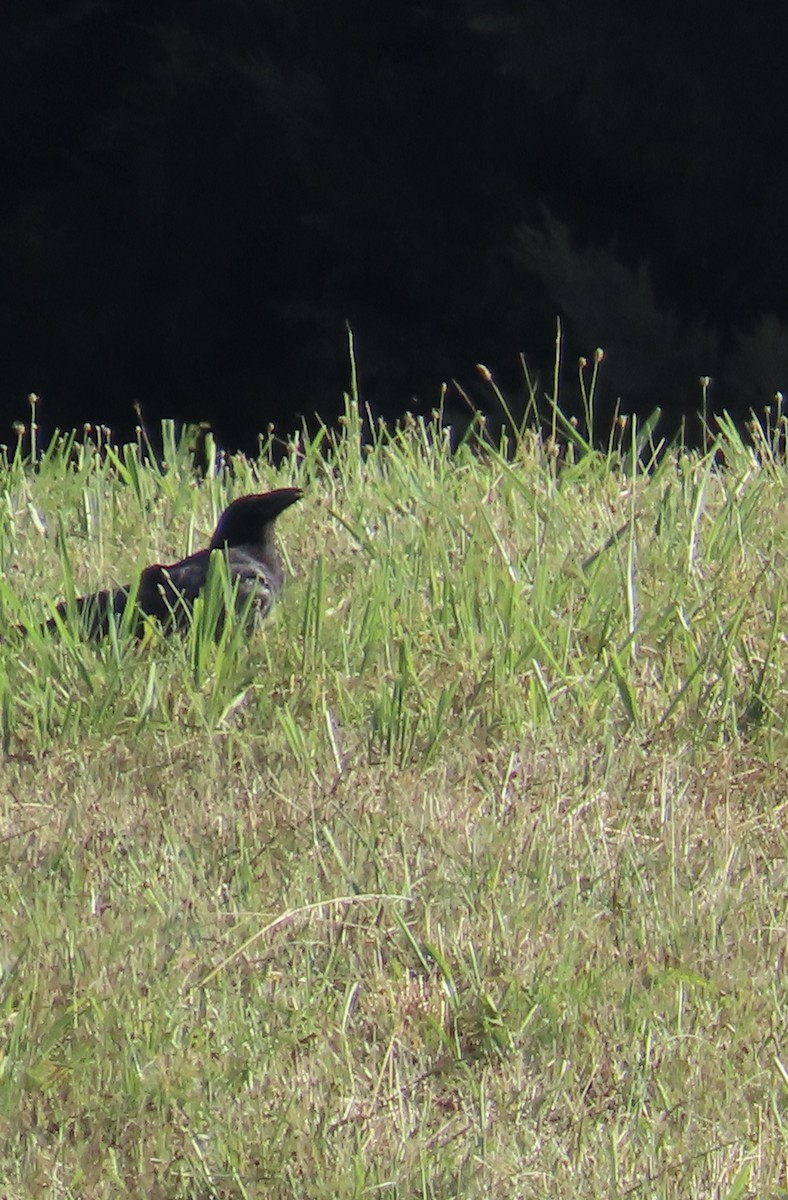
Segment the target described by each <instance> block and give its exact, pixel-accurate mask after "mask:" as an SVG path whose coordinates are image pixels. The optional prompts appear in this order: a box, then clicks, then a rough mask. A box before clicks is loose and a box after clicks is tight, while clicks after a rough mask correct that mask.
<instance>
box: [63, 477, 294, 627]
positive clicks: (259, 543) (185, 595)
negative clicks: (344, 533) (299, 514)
mask: <svg viewBox="0 0 788 1200" xmlns="http://www.w3.org/2000/svg"><path fill="white" fill-rule="evenodd" d="M301 495H302V491H301V489H300V488H277V489H276V491H274V492H265V493H264V494H262V495H259V496H241V497H240V499H238V500H234V501H233V503H232V504H231V505H230V506H229V508H226V509H225V510H224V512H223V513H222V515H221V517H220V518H219V524H218V525H217V526H216V529H215V531H214V535H213V537H212V538H211V541H210V545H209V546H208V548H207V550H198V551H197V553H196V554H190V555H189V557H188V558H184V559H182V561H181V562H176V563H170V564H169V566H164V565H162V564H161V563H154V565H153V566H150V567H146V568H145V570H144V571H143V572H142V575H141V576H140V581H139V587H137V588H136V590H135V588H134V586H133V585H128V586H126V587H120V588H115V589H114V590H113V589H106V590H105V591H101V592H93V593H92V594H91V595H89V596H80V597H79V598H78V599H77V600H75V601H74V602H73V609H74V610H75V611H76V613H77V615H78V617H79V621H80V625H81V627H82V628H83V629H84V631H85V633H86V634H87V636H88V637H92V638H100V637H105V636H106V634H107V633H108V632H109V628H110V623H111V619H112V616H111V614H113V613H114V614H115V617H116V619H117V620H118V622H120V619H121V618H122V616H123V614H124V613H125V611H126V607H127V605H128V604H129V602H131V603H132V604H133V606H134V612H133V619H132V620H131V622H130V624H129V625H128V628H129V631H130V632H133V633H134V634H135V635H136V636H137V637H140V636H141V635H142V633H143V630H144V627H145V618H146V617H155V618H156V619H157V620H158V621H159V622H160V623H161V625H162V627H163V628H164V630H165V632H168V633H169V632H171V631H172V630H173V629H183V628H186V627H188V624H189V620H190V618H191V613H192V608H193V606H194V601H195V600H196V599H197V597H198V596H199V595H200V593H201V592H202V590H203V588H204V587H205V585H206V582H207V581H208V567H209V564H210V561H211V555H212V553H213V551H214V550H219V551H222V552H224V554H225V556H226V562H227V568H228V575H229V580H230V583H231V584H232V585H233V589H234V597H235V609H236V612H237V613H238V614H239V615H240V614H242V613H243V614H245V617H246V620H247V621H248V623H249V626H250V627H252V626H254V625H255V624H256V623H257V622H258V621H259V620H262V618H263V617H264V616H265V615H266V614H267V613H268V611H269V610H270V608H271V605H272V604H273V602H274V600H275V599H276V597H277V596H278V595H279V592H280V591H281V590H282V583H283V581H284V571H283V569H282V560H281V558H280V557H279V553H278V551H277V548H276V541H275V539H274V521H275V520H276V518H277V517H278V516H279V514H280V513H281V512H283V511H284V509H286V508H289V507H290V505H291V504H295V502H296V500H298V499H300V497H301ZM70 611H72V605H70V604H69V603H68V602H66V601H64V602H63V603H61V604H58V606H57V612H58V615H59V616H60V617H61V618H62V619H63V620H64V621H65V620H67V618H68V615H69V612H70ZM57 624H58V623H57V621H56V620H55V619H54V618H53V619H52V620H51V621H48V622H47V628H48V629H56V628H57ZM219 629H221V624H220V625H219Z"/></svg>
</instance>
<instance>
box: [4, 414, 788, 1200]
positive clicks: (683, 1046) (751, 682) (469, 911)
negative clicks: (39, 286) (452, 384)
mask: <svg viewBox="0 0 788 1200" xmlns="http://www.w3.org/2000/svg"><path fill="white" fill-rule="evenodd" d="M722 441H723V442H724V445H725V455H726V460H727V467H726V469H725V470H722V469H720V468H718V467H717V466H716V465H715V458H714V454H713V453H709V454H707V455H705V456H704V455H694V456H693V455H686V454H682V453H678V452H677V453H676V454H668V455H667V456H666V457H665V458H664V459H663V460H662V462H661V465H660V466H659V467H658V468H656V469H654V470H652V471H651V472H650V473H649V474H646V473H637V474H635V475H632V474H631V473H627V472H626V471H625V470H622V455H621V454H618V453H614V452H611V453H610V454H608V455H596V454H591V453H588V454H586V453H583V451H582V448H578V449H577V451H576V454H575V456H574V458H575V461H574V462H566V463H564V464H563V465H562V467H561V468H560V469H559V468H558V467H557V465H556V458H555V456H554V455H552V454H551V453H550V451H549V446H545V445H544V444H543V443H542V442H540V441H539V440H538V439H536V438H535V437H531V436H530V435H529V436H527V437H525V438H524V439H523V440H522V443H521V445H520V447H519V451H518V453H517V454H516V455H515V456H514V457H513V458H512V459H511V461H508V462H507V461H506V460H505V459H504V458H502V457H500V456H498V455H496V454H494V453H493V454H491V455H489V456H487V457H480V456H478V455H474V454H472V453H470V452H469V451H467V450H462V449H461V450H460V451H459V452H458V453H457V454H456V456H454V457H451V456H450V455H449V453H448V451H447V450H446V448H445V444H444V443H443V441H442V439H441V437H440V435H439V434H438V433H436V431H434V430H433V431H432V432H430V431H428V430H425V429H424V428H423V427H422V426H418V425H417V426H413V427H412V428H411V429H410V430H409V431H406V432H405V433H403V434H401V435H400V436H399V437H398V438H396V439H394V441H392V442H389V443H380V444H378V445H376V446H374V447H373V448H371V450H369V451H368V452H367V453H362V452H361V450H360V449H359V439H358V429H357V423H356V421H355V418H354V415H353V413H352V412H351V414H350V419H349V425H348V428H347V430H346V436H345V439H344V441H343V442H342V443H341V444H340V445H339V446H338V447H336V448H335V451H334V453H333V455H329V456H328V457H325V456H324V454H323V452H324V451H325V449H326V447H325V446H322V447H318V446H317V445H315V446H307V447H303V446H302V447H300V448H294V449H293V452H292V454H291V455H290V458H289V460H288V462H287V463H286V464H285V465H284V466H283V467H282V468H281V469H280V470H279V472H275V471H274V470H273V469H272V468H271V467H269V466H267V465H266V464H265V463H264V462H261V463H260V464H257V465H254V466H253V465H250V464H248V463H242V462H239V463H237V464H236V474H235V478H230V477H229V476H228V475H227V474H226V473H225V474H220V475H219V476H218V477H216V478H212V479H210V480H208V481H207V482H204V483H202V484H197V483H195V481H194V480H193V479H192V478H191V476H190V474H189V470H188V462H187V458H186V456H185V455H183V454H179V453H178V452H177V451H176V450H175V449H174V448H173V447H172V446H170V452H169V455H168V458H169V461H170V468H169V469H168V470H164V471H158V470H155V469H152V468H141V467H139V466H138V465H137V463H136V459H135V457H134V455H133V454H132V453H127V455H126V457H125V459H124V458H116V457H115V456H113V455H112V454H110V455H109V456H106V455H99V454H97V453H90V452H85V453H84V454H82V455H81V456H79V457H78V459H77V460H76V461H74V462H72V464H71V465H70V466H69V465H67V462H66V456H65V454H64V453H62V451H61V450H59V449H58V450H53V451H51V452H50V453H48V454H47V455H45V457H44V461H43V462H42V464H41V466H40V469H39V470H38V472H36V473H34V472H32V471H31V470H29V469H28V468H26V467H25V465H24V463H22V462H21V461H20V460H19V459H17V460H16V461H15V462H12V463H10V464H9V465H8V466H7V467H6V468H5V469H3V470H2V475H1V476H0V494H2V506H3V511H2V518H1V520H0V555H1V556H2V564H1V565H2V569H3V577H2V578H3V582H2V596H1V597H0V599H1V600H2V610H3V620H4V623H5V624H6V625H11V624H13V623H14V622H15V621H16V620H18V619H21V618H22V617H25V616H27V617H28V618H31V617H32V616H34V615H36V614H39V613H43V612H45V611H46V604H47V602H48V601H50V600H56V599H59V598H61V597H62V596H63V595H64V594H66V592H67V591H68V588H69V586H71V583H72V581H73V583H74V586H76V587H77V588H78V589H84V588H87V587H92V586H98V585H100V584H102V583H107V582H110V581H119V582H122V581H123V580H124V579H126V578H127V577H128V575H129V571H130V570H131V571H132V573H133V569H134V567H135V566H137V567H139V566H141V565H142V564H144V563H145V562H147V561H152V560H155V559H163V560H164V561H167V560H168V558H170V557H171V556H178V555H180V554H182V553H184V552H186V551H188V550H190V549H192V548H193V547H194V546H195V545H196V544H199V543H200V542H201V541H202V540H203V538H204V536H205V535H206V534H207V533H208V531H209V530H210V529H211V527H212V525H213V522H214V519H215V516H216V514H217V512H218V511H220V510H221V508H222V507H223V505H224V504H225V502H226V501H227V500H228V498H230V497H231V496H234V495H239V494H242V493H243V492H246V491H250V490H260V489H261V488H264V487H267V486H273V485H278V484H283V483H286V482H291V481H296V482H299V483H303V484H306V485H307V486H308V487H309V495H308V498H307V499H306V500H305V501H304V502H303V503H302V504H301V505H299V506H297V507H296V508H295V509H293V510H292V511H291V512H288V513H287V514H286V515H285V516H284V517H283V518H282V520H281V523H280V531H281V537H282V542H283V545H284V547H285V549H286V553H287V556H288V559H289V562H290V567H291V576H292V577H291V580H290V584H289V587H288V589H287V593H286V595H285V597H284V598H283V600H282V602H281V604H280V605H279V608H278V610H277V612H276V615H275V616H273V617H272V618H271V620H270V622H269V623H268V625H267V627H266V629H265V632H264V633H263V634H262V635H261V636H259V637H257V638H256V639H255V640H254V641H253V642H252V643H251V644H248V645H246V644H241V643H240V642H239V641H238V639H236V640H235V641H233V639H232V638H230V639H229V640H228V641H225V642H223V643H222V644H220V646H219V647H218V649H217V648H214V647H213V645H212V644H209V643H208V642H207V641H206V640H205V639H204V638H201V637H200V630H199V629H197V630H196V631H192V636H191V638H190V639H187V640H186V641H185V642H182V641H177V640H176V641H173V642H172V643H170V644H164V645H163V644H160V643H159V642H158V641H157V639H156V638H155V637H151V638H150V639H149V641H148V642H147V643H146V644H144V645H143V646H141V647H137V646H133V645H132V646H130V645H128V644H126V643H125V642H124V641H123V640H122V639H121V640H120V641H119V642H118V641H116V642H114V643H109V644H107V645H105V646H103V647H100V648H98V649H96V648H93V647H90V646H84V645H81V644H79V643H78V642H74V641H73V640H72V639H71V638H70V637H69V636H68V634H67V633H66V635H65V636H63V637H50V636H34V637H32V638H31V639H30V640H28V641H27V642H26V643H24V644H22V645H21V646H20V645H19V644H18V643H17V642H15V641H11V642H10V643H8V644H7V645H5V646H4V647H2V648H1V649H0V736H1V737H2V745H3V749H4V753H5V761H4V763H3V766H2V774H3V782H4V787H3V796H2V802H0V963H1V964H2V968H3V973H2V976H1V977H0V1034H1V1037H2V1041H1V1042H0V1181H2V1186H0V1194H2V1196H3V1197H4V1198H5V1197H7V1198H8V1200H22V1198H24V1200H28V1198H30V1200H32V1198H34V1197H35V1198H36V1200H40V1198H41V1197H74V1198H75V1200H76V1198H77V1197H78V1198H79V1200H93V1198H96V1200H98V1198H99V1197H101V1198H104V1197H117V1196H129V1197H139V1198H142V1197H150V1198H153V1200H157V1198H160V1200H165V1198H166V1200H175V1198H178V1197H201V1198H202V1197H206V1198H207V1197H227V1198H229V1197H233V1198H235V1197H238V1198H241V1197H285V1196H287V1197H303V1196H310V1197H326V1198H329V1197H330V1198H331V1200H334V1198H336V1197H338V1198H344V1197H348V1198H349V1197H362V1196H374V1195H378V1194H384V1195H391V1196H398V1197H417V1196H418V1197H434V1198H435V1200H446V1198H447V1197H452V1196H457V1197H476V1196H479V1197H482V1196H496V1197H504V1196H505V1197H509V1196H511V1197H515V1196H528V1197H570V1196H571V1197H599V1198H603V1197H604V1198H608V1197H614V1196H622V1197H623V1196H642V1197H660V1198H666V1200H667V1198H668V1197H670V1198H674V1197H675V1198H676V1200H679V1198H681V1200H685V1198H686V1197H688V1196H718V1197H720V1198H728V1200H733V1198H734V1197H737V1196H758V1197H778V1196H782V1197H785V1196H786V1195H788V1190H787V1189H788V1180H786V1173H785V1172H786V1168H785V1162H786V1150H787V1145H788V1137H787V1136H786V1129H787V1128H788V1099H787V1097H788V1055H787V1052H786V1027H787V1025H788V995H787V991H788V989H786V974H785V973H786V957H787V956H788V955H787V947H786V937H787V936H788V935H787V933H786V889H787V885H788V869H787V868H786V861H787V855H786V849H787V847H788V837H787V834H786V829H787V828H788V820H787V816H788V804H787V803H786V785H785V775H784V765H783V764H784V760H785V757H786V731H785V723H786V708H787V704H786V666H787V665H788V664H786V651H785V643H784V633H783V629H784V625H785V618H784V612H783V609H784V576H785V558H786V554H788V491H787V489H786V482H785V480H786V476H785V474H784V471H783V470H782V469H780V468H778V467H777V466H776V464H775V462H774V461H773V459H772V458H771V456H770V454H769V451H768V446H766V445H764V446H762V447H761V449H762V450H763V454H762V455H761V457H760V459H759V460H756V459H755V457H754V456H753V455H751V454H750V453H749V452H748V451H746V450H745V449H744V447H743V446H742V445H741V443H739V442H738V440H737V439H736V437H735V435H733V434H732V433H731V432H730V431H727V432H726V433H725V434H724V435H723V436H722ZM318 450H320V453H318ZM43 521H45V522H46V523H47V525H48V535H45V533H44V531H43V524H42V522H43ZM116 563H120V564H122V567H121V568H120V569H118V570H117V571H116V570H115V564H116Z"/></svg>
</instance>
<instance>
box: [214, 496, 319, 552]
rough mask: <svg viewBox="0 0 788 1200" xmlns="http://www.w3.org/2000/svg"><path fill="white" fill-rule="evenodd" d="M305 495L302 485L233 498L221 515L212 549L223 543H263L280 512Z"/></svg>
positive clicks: (238, 544) (254, 544)
mask: <svg viewBox="0 0 788 1200" xmlns="http://www.w3.org/2000/svg"><path fill="white" fill-rule="evenodd" d="M302 495H303V492H302V490H301V488H277V489H276V490H275V491H273V492H264V493H262V494H261V495H256V496H241V497H239V499H238V500H233V502H232V504H231V505H230V506H229V508H226V509H225V510H224V512H223V513H222V515H221V517H220V518H219V524H218V525H217V526H216V529H215V531H214V535H213V537H212V538H211V544H210V549H211V550H220V549H221V548H222V547H223V546H229V547H233V546H264V545H266V544H267V543H268V542H269V540H270V539H271V534H272V530H273V523H274V521H275V520H276V518H277V517H278V516H279V514H280V513H281V512H284V510H285V509H286V508H289V507H290V505H291V504H295V502H296V500H300V499H301V497H302Z"/></svg>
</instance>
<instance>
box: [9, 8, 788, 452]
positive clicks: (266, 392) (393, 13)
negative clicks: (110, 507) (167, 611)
mask: <svg viewBox="0 0 788 1200" xmlns="http://www.w3.org/2000/svg"><path fill="white" fill-rule="evenodd" d="M786 13H788V10H784V9H783V7H782V6H780V5H778V4H776V3H770V4H765V3H760V4H759V3H753V4H750V5H748V6H742V5H733V4H729V5H723V4H719V3H715V4H711V3H707V2H704V0H697V2H696V3H694V4H687V3H686V2H684V3H681V4H678V3H675V0H670V2H667V3H666V2H662V3H660V4H654V3H651V2H650V0H646V2H645V3H642V4H638V5H633V4H632V3H631V2H628V3H624V2H623V0H608V2H607V3H605V4H604V5H597V6H594V5H589V4H588V2H587V0H528V2H524V0H500V2H495V0H489V2H485V0H445V2H443V3H440V4H438V3H429V0H427V2H425V3H409V2H402V0H399V2H397V3H392V2H390V0H375V3H370V0H332V3H330V4H328V3H326V2H325V0H299V2H298V3H294V2H293V0H248V2H244V0H211V2H207V0H189V3H181V4H179V3H173V4H168V5H163V4H161V3H154V2H153V0H151V2H149V3H144V2H141V0H129V2H124V0H104V2H102V3H99V2H97V0H80V2H76V0H74V2H71V3H68V2H65V3H64V2H60V3H47V2H44V0H24V2H21V0H5V3H4V5H3V10H2V16H1V17H0V98H1V99H0V105H1V107H0V113H1V121H0V280H2V290H1V292H0V440H5V439H6V437H7V436H8V427H9V424H10V422H11V421H12V420H13V419H15V418H22V419H25V418H26V417H27V415H28V410H27V404H26V396H27V394H28V393H29V392H31V391H35V392H37V393H38V394H39V395H40V396H41V397H42V404H41V406H40V421H41V424H42V425H43V426H44V430H45V431H46V430H47V429H49V430H50V431H51V429H52V428H53V427H54V426H55V425H60V426H61V427H64V426H73V425H77V426H81V425H82V423H83V422H85V421H93V422H96V421H100V422H103V423H106V424H110V425H112V426H113V427H114V428H115V429H116V430H117V431H118V432H119V433H120V434H121V435H123V434H124V433H126V432H129V431H131V430H132V429H133V426H134V423H135V420H136V417H135V415H134V409H133V405H134V403H135V402H139V403H140V404H141V405H142V408H143V411H144V414H145V417H146V421H148V422H150V423H151V424H155V423H156V422H157V421H158V419H159V418H160V417H161V416H173V417H175V418H177V419H179V420H188V421H197V420H203V419H204V420H208V421H210V422H212V423H213V425H214V427H215V429H216V433H217V436H218V439H219V440H220V442H222V443H223V444H224V445H226V446H230V447H235V446H238V445H241V446H246V447H247V448H248V447H250V446H253V445H254V441H255V434H256V433H257V432H258V431H260V430H262V429H264V428H265V426H266V424H267V423H268V422H269V421H275V422H277V423H278V425H279V426H281V427H282V428H283V430H289V429H290V428H292V427H293V426H294V425H295V424H296V422H297V420H298V419H299V417H300V415H306V416H308V415H309V414H312V413H313V412H315V411H317V412H319V413H320V414H321V415H322V416H323V417H324V418H325V419H327V420H331V419H332V418H333V417H334V416H335V415H336V413H337V412H338V411H339V409H340V407H341V404H342V393H343V391H345V390H347V388H348V386H349V368H348V359H347V340H346V331H345V322H346V321H348V322H350V324H351V326H352V328H353V331H354V334H355V339H356V348H357V354H358V364H359V372H360V378H361V391H362V397H363V399H365V400H366V401H367V402H368V403H369V404H370V405H371V407H372V409H373V411H374V412H375V413H376V414H380V415H385V416H393V415H396V414H398V413H400V412H402V411H403V410H404V409H406V408H416V409H421V410H423V411H429V410H430V409H431V408H432V407H433V406H434V405H435V404H436V402H437V400H438V398H439V395H440V385H441V383H442V382H443V381H447V380H450V379H451V378H453V377H454V378H456V379H457V380H458V381H459V382H460V383H461V385H462V386H463V387H464V388H467V389H470V390H471V391H473V392H474V394H475V395H476V396H480V395H481V392H480V391H479V388H480V386H481V381H480V380H479V379H478V377H477V375H476V373H475V370H474V364H475V363H477V362H484V363H486V364H487V365H488V366H490V367H491V368H492V369H493V370H494V371H495V373H496V377H497V378H499V379H500V381H501V382H502V385H503V386H504V388H505V389H506V390H507V392H508V394H509V396H510V398H511V399H512V401H513V402H515V403H516V402H517V400H518V398H519V397H521V396H522V395H523V394H524V387H523V383H522V373H521V368H520V363H519V359H518V356H519V354H520V352H524V354H525V355H526V358H527V360H528V363H529V367H530V368H531V369H532V371H534V372H538V373H539V375H540V379H541V380H542V390H544V389H546V388H547V387H548V386H549V381H550V378H551V371H552V367H551V363H552V354H553V342H554V321H555V316H556V314H561V316H562V318H563V322H564V329H565V334H566V340H565V352H566V357H565V369H564V379H563V382H562V386H563V398H564V403H565V404H566V405H567V407H571V406H572V405H573V403H574V400H575V398H576V395H577V385H576V361H577V356H578V354H580V353H585V354H588V355H589V357H590V356H591V354H592V352H593V350H594V347H595V346H597V345H601V346H604V347H605V350H606V352H607V357H606V361H605V364H604V368H603V393H602V399H603V402H604V405H605V406H606V407H607V408H608V409H609V408H610V407H611V406H612V405H613V403H614V402H615V401H616V399H617V398H618V397H620V398H621V400H622V403H623V406H624V408H625V409H626V410H630V411H631V410H633V409H634V410H639V411H640V412H647V411H650V409H651V408H652V407H653V406H654V405H656V404H659V405H661V406H662V407H663V408H665V409H666V410H667V412H668V414H669V417H670V420H669V422H668V424H670V423H671V422H673V423H675V421H676V420H677V419H678V418H679V416H680V415H681V414H682V413H689V412H692V411H694V410H695V409H697V408H698V407H699V404H700V389H699V386H698V378H699V376H701V375H705V374H708V375H710V376H712V377H713V378H714V381H715V382H714V384H713V387H712V392H711V401H712V405H713V406H714V407H716V408H717V409H721V408H722V407H727V408H729V409H730V410H732V411H733V412H734V413H735V414H736V415H737V416H739V417H741V416H742V415H743V414H745V413H746V412H747V410H748V408H749V406H750V405H751V404H755V405H757V406H760V405H763V404H765V403H768V401H769V399H770V397H771V396H772V395H773V393H774V391H775V389H776V388H781V387H786V388H788V325H786V324H784V322H788V289H787V288H786V278H787V276H788V270H787V268H788V220H787V219H786V212H785V208H786V202H787V201H788V145H787V143H786V138H787V135H786V129H788V87H786V79H785V65H784V64H785V54H786V49H785V48H786V44H788V42H787V40H786V34H788V15H785V14H786Z"/></svg>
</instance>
